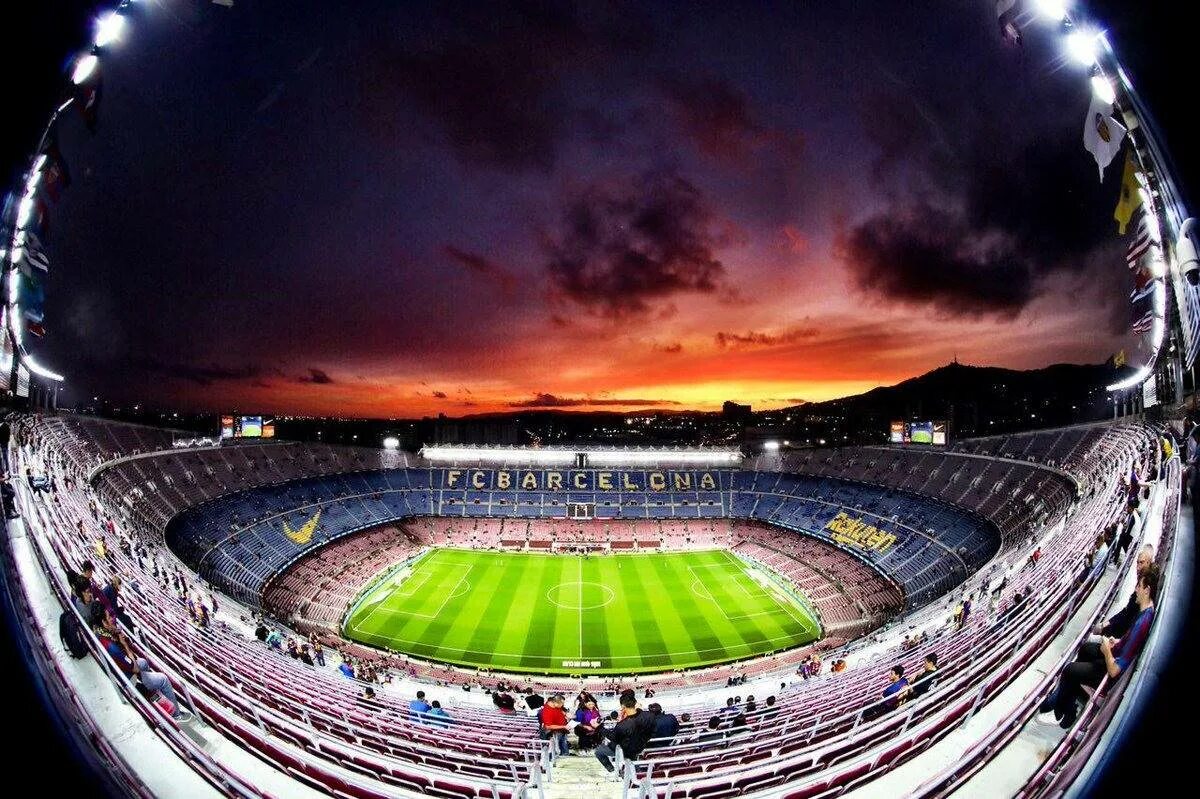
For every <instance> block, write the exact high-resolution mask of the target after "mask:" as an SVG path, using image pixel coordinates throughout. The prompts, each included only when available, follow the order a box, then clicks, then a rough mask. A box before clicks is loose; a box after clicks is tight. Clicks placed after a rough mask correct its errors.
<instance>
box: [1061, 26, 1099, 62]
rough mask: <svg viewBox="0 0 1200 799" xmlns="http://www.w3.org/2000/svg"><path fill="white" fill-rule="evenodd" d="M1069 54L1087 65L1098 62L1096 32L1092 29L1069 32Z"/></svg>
mask: <svg viewBox="0 0 1200 799" xmlns="http://www.w3.org/2000/svg"><path fill="white" fill-rule="evenodd" d="M1067 55H1069V56H1071V58H1072V59H1074V60H1075V61H1077V62H1079V63H1080V64H1082V65H1083V66H1085V67H1090V66H1092V65H1094V64H1095V63H1096V34H1095V33H1093V32H1091V31H1072V32H1071V33H1069V34H1067Z"/></svg>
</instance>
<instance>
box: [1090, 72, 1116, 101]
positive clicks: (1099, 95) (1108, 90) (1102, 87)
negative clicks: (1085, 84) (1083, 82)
mask: <svg viewBox="0 0 1200 799" xmlns="http://www.w3.org/2000/svg"><path fill="white" fill-rule="evenodd" d="M1092 93H1093V94H1095V95H1096V99H1097V100H1099V101H1100V102H1102V103H1111V102H1113V101H1114V100H1116V99H1117V90H1116V89H1114V88H1113V85H1112V81H1110V80H1109V79H1108V78H1106V77H1104V76H1103V75H1093V76H1092Z"/></svg>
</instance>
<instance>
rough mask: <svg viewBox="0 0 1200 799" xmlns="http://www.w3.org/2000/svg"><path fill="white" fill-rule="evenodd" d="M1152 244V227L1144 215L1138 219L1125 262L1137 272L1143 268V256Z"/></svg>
mask: <svg viewBox="0 0 1200 799" xmlns="http://www.w3.org/2000/svg"><path fill="white" fill-rule="evenodd" d="M1151 244H1153V242H1152V241H1151V240H1150V227H1149V226H1148V225H1147V224H1146V218H1145V216H1143V217H1142V218H1141V219H1139V220H1138V226H1137V230H1136V231H1134V234H1133V239H1132V240H1131V241H1130V242H1129V249H1128V250H1126V252H1125V263H1127V264H1129V268H1130V269H1131V270H1132V271H1134V272H1136V271H1138V269H1140V268H1141V261H1142V258H1143V257H1144V256H1145V255H1146V253H1147V252H1149V250H1150V245H1151Z"/></svg>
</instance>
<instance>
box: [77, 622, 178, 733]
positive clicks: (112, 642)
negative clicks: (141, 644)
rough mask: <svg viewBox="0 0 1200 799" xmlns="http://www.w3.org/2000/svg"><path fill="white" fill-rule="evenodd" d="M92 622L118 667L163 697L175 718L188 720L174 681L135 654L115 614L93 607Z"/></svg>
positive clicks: (101, 642) (101, 644)
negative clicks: (169, 704)
mask: <svg viewBox="0 0 1200 799" xmlns="http://www.w3.org/2000/svg"><path fill="white" fill-rule="evenodd" d="M91 623H92V629H93V630H94V631H95V633H96V637H97V638H99V639H100V646H102V647H104V651H106V652H108V656H109V657H111V658H112V660H113V662H114V663H116V664H117V668H119V669H120V670H121V671H122V672H124V673H125V675H126V676H127V677H129V678H130V679H132V680H134V681H136V682H140V683H141V684H142V685H143V686H145V687H146V688H147V689H148V690H150V691H154V692H156V693H159V694H161V695H162V696H163V698H165V699H166V700H167V701H168V702H170V703H171V707H172V712H171V716H172V718H176V719H181V720H182V719H183V718H184V713H183V709H182V708H181V707H180V706H179V700H178V699H176V698H175V689H174V688H173V687H172V686H171V681H170V680H169V679H167V675H165V674H162V673H161V672H157V671H152V670H151V669H150V664H149V663H147V662H146V659H145V658H140V657H136V656H135V655H134V653H133V647H132V646H130V645H129V639H128V638H126V637H125V633H123V632H121V631H120V630H119V629H118V628H117V622H116V619H115V618H113V615H112V614H111V613H109V612H107V611H106V610H105V609H104V607H103V606H102V605H99V604H93V605H92V618H91Z"/></svg>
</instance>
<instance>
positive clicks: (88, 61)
mask: <svg viewBox="0 0 1200 799" xmlns="http://www.w3.org/2000/svg"><path fill="white" fill-rule="evenodd" d="M98 66H100V59H99V58H97V57H96V56H95V55H94V54H93V53H88V54H87V55H85V56H83V57H82V58H80V59H79V60H78V61H76V62H75V70H74V71H73V72H72V73H71V83H74V84H75V85H76V86H78V85H79V84H81V83H83V82H84V81H85V80H87V79H88V78H90V77H91V76H92V73H93V72H95V71H96V67H98Z"/></svg>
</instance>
